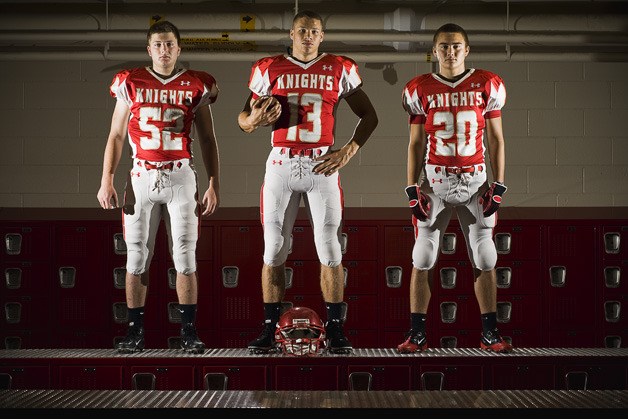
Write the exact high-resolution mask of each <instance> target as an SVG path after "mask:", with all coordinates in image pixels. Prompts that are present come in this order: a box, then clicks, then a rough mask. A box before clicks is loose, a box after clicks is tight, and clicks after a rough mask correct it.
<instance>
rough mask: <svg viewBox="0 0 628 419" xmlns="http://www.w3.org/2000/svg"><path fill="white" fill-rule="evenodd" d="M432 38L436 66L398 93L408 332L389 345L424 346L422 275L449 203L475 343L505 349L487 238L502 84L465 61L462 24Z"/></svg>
mask: <svg viewBox="0 0 628 419" xmlns="http://www.w3.org/2000/svg"><path fill="white" fill-rule="evenodd" d="M433 41H434V42H433V47H432V51H433V55H434V56H435V57H436V58H438V65H439V72H438V73H429V74H423V75H419V76H417V77H415V78H413V79H412V80H410V81H409V82H408V83H407V84H406V85H405V88H404V90H403V94H402V105H403V108H404V109H405V110H406V112H407V113H408V114H409V125H410V130H409V131H410V142H409V146H408V166H407V185H408V186H407V187H406V194H407V196H408V199H409V203H410V209H411V211H412V222H413V225H414V232H415V243H414V247H413V250H412V265H413V268H412V274H411V279H410V312H411V314H410V319H411V320H410V331H409V332H408V333H407V334H406V337H405V341H404V342H402V343H401V344H400V345H398V347H397V350H398V351H399V352H401V353H410V352H416V351H421V350H424V349H426V348H427V336H426V332H425V330H426V324H425V323H426V320H427V310H428V305H429V301H430V297H431V289H430V287H431V283H430V282H431V281H430V279H429V278H428V274H429V270H430V269H432V268H433V267H434V265H435V264H436V262H437V259H438V252H439V249H440V246H441V243H442V238H443V234H444V233H445V230H446V228H447V225H448V224H449V220H450V219H451V215H452V210H453V208H454V207H455V209H456V213H457V216H458V220H459V222H460V226H461V228H462V232H463V234H464V237H465V241H466V244H467V252H468V254H469V258H470V259H471V263H472V266H473V277H474V290H475V295H476V298H477V301H478V305H479V307H480V314H481V321H482V333H481V335H480V348H481V349H484V350H488V351H494V352H510V351H511V350H512V345H511V343H509V342H507V341H506V340H504V338H503V337H502V336H501V335H500V332H499V330H498V328H497V280H496V275H495V264H496V262H497V251H496V249H495V244H494V242H493V240H492V235H493V228H494V227H495V225H496V223H497V212H496V211H497V210H498V208H499V205H500V203H501V198H502V195H503V194H504V192H506V186H504V172H505V152H504V136H503V131H502V118H501V109H502V107H503V106H504V104H505V101H506V89H505V87H504V82H503V80H502V79H501V78H500V77H499V76H498V75H497V74H494V73H491V72H489V71H486V70H480V69H474V68H466V66H465V58H466V57H467V55H468V54H469V48H470V47H469V39H468V37H467V33H466V32H465V30H464V29H463V28H462V27H460V26H458V25H456V24H453V23H448V24H445V25H443V26H441V27H440V28H439V29H437V30H436V32H435V34H434V39H433ZM485 130H486V138H487V147H488V156H489V158H490V163H491V165H490V166H491V171H492V176H493V181H492V182H491V183H490V184H489V182H488V176H487V173H486V164H485V157H484V156H485V151H486V150H485V146H484V138H483V137H484V131H485Z"/></svg>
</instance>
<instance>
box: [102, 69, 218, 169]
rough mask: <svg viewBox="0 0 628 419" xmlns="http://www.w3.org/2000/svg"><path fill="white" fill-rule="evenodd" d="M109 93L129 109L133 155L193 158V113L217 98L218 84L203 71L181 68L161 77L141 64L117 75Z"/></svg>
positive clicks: (162, 158) (139, 157) (169, 158)
mask: <svg viewBox="0 0 628 419" xmlns="http://www.w3.org/2000/svg"><path fill="white" fill-rule="evenodd" d="M110 92H111V96H113V97H115V98H116V99H117V100H123V101H124V102H125V103H126V104H127V105H128V106H129V108H130V109H131V116H130V119H129V127H128V136H129V143H130V144H131V150H132V157H134V158H138V159H142V160H149V161H154V162H160V161H172V160H180V159H189V158H191V157H192V141H193V139H192V138H191V132H192V124H193V122H194V116H195V112H196V110H197V109H198V108H199V107H201V106H207V105H209V104H210V103H213V102H214V101H215V100H216V97H217V96H218V87H217V85H216V80H215V79H214V78H213V77H212V76H211V75H209V74H207V73H205V72H203V71H194V70H181V71H179V72H178V73H176V74H175V75H173V76H172V77H170V78H168V79H163V78H161V77H160V76H159V75H157V74H156V73H155V72H153V71H152V70H151V69H150V68H149V67H143V68H136V69H132V70H123V71H120V72H119V73H118V74H116V75H115V77H114V78H113V82H112V84H111V87H110Z"/></svg>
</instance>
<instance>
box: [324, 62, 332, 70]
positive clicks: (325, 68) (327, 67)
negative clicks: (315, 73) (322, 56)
mask: <svg viewBox="0 0 628 419" xmlns="http://www.w3.org/2000/svg"><path fill="white" fill-rule="evenodd" d="M332 69H333V67H332V66H331V64H330V65H325V64H323V70H327V71H331V70H332Z"/></svg>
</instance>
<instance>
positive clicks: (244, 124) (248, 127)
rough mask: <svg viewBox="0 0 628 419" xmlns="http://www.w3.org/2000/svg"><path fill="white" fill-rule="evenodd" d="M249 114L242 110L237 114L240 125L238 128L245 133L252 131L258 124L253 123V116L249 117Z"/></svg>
mask: <svg viewBox="0 0 628 419" xmlns="http://www.w3.org/2000/svg"><path fill="white" fill-rule="evenodd" d="M250 116H251V114H250V113H248V112H244V111H242V112H240V115H238V125H239V126H240V129H241V130H242V131H244V132H246V133H247V134H250V133H252V132H253V131H255V130H256V129H257V128H258V126H259V125H255V123H254V121H253V118H250Z"/></svg>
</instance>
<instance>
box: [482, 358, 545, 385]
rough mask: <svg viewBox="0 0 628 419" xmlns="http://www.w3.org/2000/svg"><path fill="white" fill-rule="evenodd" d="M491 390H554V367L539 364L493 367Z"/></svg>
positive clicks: (528, 363) (527, 363)
mask: <svg viewBox="0 0 628 419" xmlns="http://www.w3.org/2000/svg"><path fill="white" fill-rule="evenodd" d="M491 371H492V374H493V386H492V388H491V390H554V389H555V386H556V383H555V382H554V376H555V375H556V371H555V370H554V365H552V364H547V363H541V362H526V363H519V362H517V363H515V364H503V365H493V367H492V368H491Z"/></svg>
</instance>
